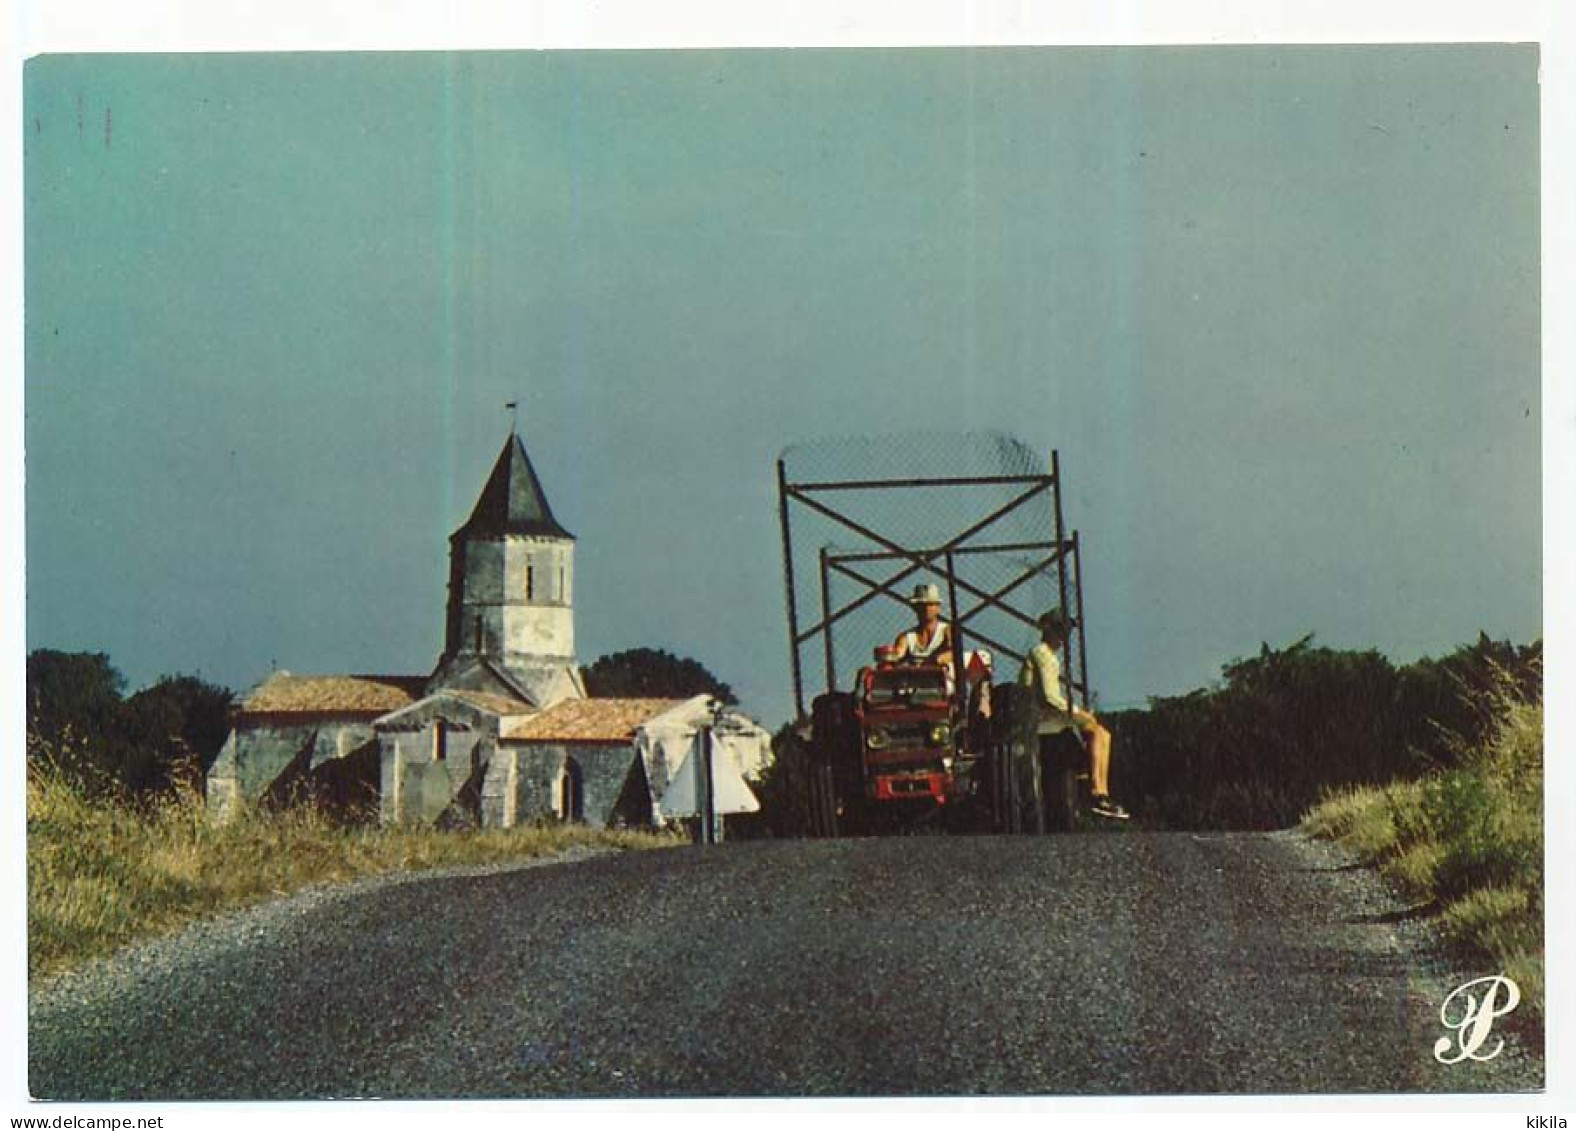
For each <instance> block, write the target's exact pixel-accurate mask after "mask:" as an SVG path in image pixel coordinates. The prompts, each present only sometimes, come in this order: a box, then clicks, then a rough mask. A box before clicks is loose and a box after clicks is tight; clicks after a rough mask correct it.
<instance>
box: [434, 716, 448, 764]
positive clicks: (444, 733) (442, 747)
mask: <svg viewBox="0 0 1576 1131" xmlns="http://www.w3.org/2000/svg"><path fill="white" fill-rule="evenodd" d="M448 754H449V724H448V723H446V722H444V721H443V720H442V719H439V720H438V721H437V722H435V723H433V724H432V760H433V761H434V762H441V761H443V760H444V758H446V757H448Z"/></svg>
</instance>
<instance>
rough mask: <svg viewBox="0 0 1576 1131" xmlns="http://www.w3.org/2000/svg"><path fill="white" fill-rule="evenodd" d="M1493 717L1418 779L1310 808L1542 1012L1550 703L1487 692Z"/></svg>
mask: <svg viewBox="0 0 1576 1131" xmlns="http://www.w3.org/2000/svg"><path fill="white" fill-rule="evenodd" d="M1491 707H1492V711H1493V720H1494V722H1493V726H1492V727H1491V729H1490V733H1489V735H1488V738H1487V740H1486V741H1485V742H1484V743H1483V745H1482V746H1481V747H1478V748H1473V749H1463V750H1460V751H1458V764H1457V765H1456V766H1455V767H1453V768H1451V769H1448V770H1444V771H1442V772H1439V773H1437V774H1434V775H1431V776H1428V777H1425V778H1422V779H1421V780H1418V781H1409V782H1397V783H1395V784H1392V785H1388V786H1379V787H1361V788H1354V789H1347V790H1343V791H1341V792H1338V793H1335V794H1333V795H1331V796H1330V797H1328V798H1326V799H1325V800H1324V801H1323V802H1321V803H1320V804H1319V805H1317V806H1315V807H1314V808H1313V809H1312V810H1311V811H1309V813H1308V814H1307V815H1306V816H1305V817H1304V818H1303V821H1302V827H1303V829H1304V830H1305V831H1307V832H1309V833H1311V834H1312V835H1314V836H1319V837H1324V838H1326V839H1331V840H1335V841H1338V842H1339V843H1341V844H1344V845H1345V846H1347V847H1348V848H1350V849H1352V850H1353V851H1354V852H1356V853H1357V855H1358V857H1359V858H1360V859H1362V860H1363V861H1364V862H1365V863H1368V864H1370V865H1373V866H1375V867H1377V868H1378V869H1379V871H1380V872H1381V873H1382V874H1383V875H1384V876H1385V878H1386V879H1388V880H1389V881H1390V882H1391V883H1392V884H1394V885H1395V886H1396V888H1397V889H1398V890H1399V891H1400V892H1401V894H1402V895H1403V896H1404V897H1406V898H1407V899H1409V900H1411V901H1413V902H1414V903H1417V904H1422V905H1426V906H1427V907H1428V908H1429V910H1430V912H1431V914H1432V916H1433V921H1434V922H1435V924H1436V925H1437V926H1438V927H1439V928H1440V930H1441V931H1442V933H1443V934H1444V936H1445V938H1446V939H1447V940H1448V941H1449V942H1450V944H1451V945H1452V946H1453V947H1455V948H1456V950H1457V951H1458V952H1460V953H1461V955H1462V956H1463V957H1465V958H1467V959H1468V960H1469V961H1474V962H1489V963H1491V964H1493V965H1494V966H1495V967H1496V969H1497V971H1499V972H1503V973H1505V974H1508V975H1509V976H1510V977H1511V978H1513V979H1515V981H1516V983H1517V984H1518V985H1519V986H1520V988H1521V993H1522V1000H1523V1002H1524V1003H1525V1005H1526V1007H1527V1009H1528V1011H1529V1014H1530V1015H1531V1016H1533V1017H1537V1018H1541V1017H1542V1016H1543V957H1544V950H1543V705H1542V704H1541V703H1538V702H1527V701H1524V700H1521V699H1518V698H1516V697H1515V695H1514V694H1513V692H1512V690H1511V688H1510V686H1509V681H1508V680H1506V681H1503V683H1502V686H1501V687H1500V688H1499V689H1498V690H1496V691H1495V692H1494V693H1493V694H1492V697H1491Z"/></svg>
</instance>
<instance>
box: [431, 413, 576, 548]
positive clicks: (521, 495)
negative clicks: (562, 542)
mask: <svg viewBox="0 0 1576 1131" xmlns="http://www.w3.org/2000/svg"><path fill="white" fill-rule="evenodd" d="M495 534H535V535H538V536H541V537H545V538H569V539H573V538H574V535H573V534H571V533H569V531H567V530H565V529H564V528H563V527H562V526H560V525H559V524H558V520H557V519H556V518H554V517H553V509H552V507H550V506H548V505H547V496H546V494H544V493H543V491H542V481H541V480H540V479H538V478H537V477H536V469H535V468H534V467H532V466H531V457H530V456H528V455H526V454H525V445H524V444H522V443H521V442H520V434H519V433H518V432H511V433H509V439H508V440H507V441H506V442H505V443H504V446H503V451H501V452H499V453H498V460H497V462H496V463H494V464H493V469H492V474H491V475H489V476H488V477H487V485H486V486H485V487H483V488H482V493H481V497H480V498H478V499H477V500H476V507H475V509H474V510H472V511H471V517H470V518H468V519H467V520H466V521H465V525H464V526H462V527H460V529H459V530H458V531H456V532H455V537H456V538H458V537H461V536H463V535H481V536H487V535H495Z"/></svg>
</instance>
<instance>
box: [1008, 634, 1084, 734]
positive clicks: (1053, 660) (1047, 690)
mask: <svg viewBox="0 0 1576 1131" xmlns="http://www.w3.org/2000/svg"><path fill="white" fill-rule="evenodd" d="M1018 682H1019V683H1021V684H1023V685H1024V686H1025V687H1032V688H1034V689H1035V691H1036V692H1037V693H1038V694H1036V695H1035V697H1034V701H1035V704H1036V705H1037V706H1038V707H1039V708H1040V727H1039V729H1040V731H1041V733H1047V734H1049V733H1054V732H1056V731H1062V730H1067V729H1068V728H1069V727H1071V726H1073V720H1072V714H1071V708H1070V707H1069V706H1068V705H1067V697H1066V696H1065V695H1063V694H1062V662H1061V660H1059V659H1057V656H1056V649H1054V648H1052V647H1051V646H1050V645H1049V644H1047V643H1045V641H1043V640H1042V641H1040V642H1039V643H1038V644H1036V645H1035V646H1034V647H1033V648H1031V649H1029V655H1028V657H1027V658H1026V659H1025V660H1024V662H1023V671H1022V672H1021V673H1020V674H1019V676H1018Z"/></svg>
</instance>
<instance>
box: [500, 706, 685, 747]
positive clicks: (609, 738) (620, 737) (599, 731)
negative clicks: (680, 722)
mask: <svg viewBox="0 0 1576 1131" xmlns="http://www.w3.org/2000/svg"><path fill="white" fill-rule="evenodd" d="M683 702H685V700H683V699H566V700H565V701H564V702H562V703H559V704H557V705H556V706H553V707H549V708H548V709H547V710H545V711H543V712H542V713H541V714H539V715H532V716H530V717H529V718H524V719H505V720H504V721H503V723H502V726H501V728H500V731H499V735H498V737H499V738H503V739H511V740H516V741H521V742H629V741H630V740H631V739H633V738H634V737H635V728H636V727H638V726H639V725H640V724H641V723H643V722H645V721H646V720H647V719H650V718H654V717H656V716H657V715H660V714H663V713H664V712H666V711H671V710H672V709H673V708H675V707H677V706H679V704H681V703H683Z"/></svg>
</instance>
